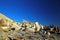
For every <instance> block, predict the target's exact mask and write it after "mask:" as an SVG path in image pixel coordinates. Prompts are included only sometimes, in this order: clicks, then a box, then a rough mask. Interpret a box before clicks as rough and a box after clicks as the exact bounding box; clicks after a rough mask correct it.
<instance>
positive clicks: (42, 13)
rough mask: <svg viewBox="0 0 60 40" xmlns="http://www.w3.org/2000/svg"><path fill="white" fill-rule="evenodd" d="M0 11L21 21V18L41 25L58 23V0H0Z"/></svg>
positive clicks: (59, 2) (59, 8)
mask: <svg viewBox="0 0 60 40" xmlns="http://www.w3.org/2000/svg"><path fill="white" fill-rule="evenodd" d="M0 13H2V14H4V15H6V16H7V17H9V18H11V19H13V20H15V21H17V22H22V20H23V19H25V20H27V21H30V22H36V21H38V22H39V23H40V24H42V25H49V24H54V25H59V24H60V1H59V0H0Z"/></svg>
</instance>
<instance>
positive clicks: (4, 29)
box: [0, 14, 60, 40]
mask: <svg viewBox="0 0 60 40" xmlns="http://www.w3.org/2000/svg"><path fill="white" fill-rule="evenodd" d="M51 30H53V28H50V31H51ZM57 37H58V38H57ZM59 37H60V36H59V35H58V36H57V35H54V34H51V33H50V32H49V31H46V30H44V26H43V25H41V24H39V23H38V22H29V21H26V20H23V22H22V23H21V24H20V23H18V22H16V21H13V20H11V19H9V18H8V17H6V16H4V15H3V14H0V40H60V39H59ZM56 38H57V39H56Z"/></svg>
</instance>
